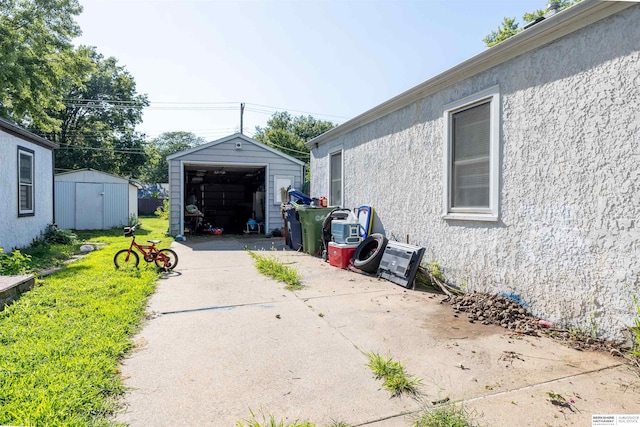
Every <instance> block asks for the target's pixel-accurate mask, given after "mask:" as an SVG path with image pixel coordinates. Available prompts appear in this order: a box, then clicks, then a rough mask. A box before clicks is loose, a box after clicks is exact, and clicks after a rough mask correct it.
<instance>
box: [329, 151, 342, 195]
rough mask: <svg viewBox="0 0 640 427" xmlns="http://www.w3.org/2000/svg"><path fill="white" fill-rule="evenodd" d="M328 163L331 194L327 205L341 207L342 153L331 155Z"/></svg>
mask: <svg viewBox="0 0 640 427" xmlns="http://www.w3.org/2000/svg"><path fill="white" fill-rule="evenodd" d="M330 162H331V165H330V171H329V173H330V177H329V179H330V180H331V194H330V200H329V203H331V204H332V205H334V206H342V153H341V152H340V153H335V154H332V155H331V160H330Z"/></svg>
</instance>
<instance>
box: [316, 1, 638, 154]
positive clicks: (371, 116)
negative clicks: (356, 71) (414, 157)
mask: <svg viewBox="0 0 640 427" xmlns="http://www.w3.org/2000/svg"><path fill="white" fill-rule="evenodd" d="M636 4H637V3H635V2H629V1H615V0H583V1H581V2H580V3H577V4H575V5H573V6H571V7H570V8H568V9H565V10H564V11H562V12H559V13H557V14H555V15H553V16H550V17H548V18H546V19H545V20H543V21H541V22H539V23H537V24H535V25H533V26H531V27H529V28H527V29H526V30H525V31H522V32H520V33H518V34H516V35H515V36H513V37H510V38H509V39H507V40H505V41H503V42H501V43H498V44H497V45H495V46H493V47H491V48H488V49H486V50H484V51H483V52H481V53H479V54H478V55H476V56H473V57H472V58H470V59H468V60H466V61H464V62H462V63H460V64H458V65H456V66H454V67H453V68H450V69H449V70H447V71H445V72H443V73H441V74H438V75H437V76H435V77H433V78H431V79H429V80H427V81H425V82H423V83H420V84H419V85H417V86H414V87H413V88H411V89H409V90H407V91H405V92H403V93H401V94H400V95H397V96H395V97H393V98H391V99H389V100H388V101H385V102H383V103H382V104H380V105H378V106H376V107H373V108H372V109H370V110H368V111H366V112H364V113H362V114H360V115H358V116H356V117H354V118H353V119H351V120H348V121H346V122H345V123H343V124H342V125H340V126H337V127H335V128H333V129H331V130H329V131H327V132H325V133H323V134H322V135H320V136H318V137H316V138H314V139H312V140H310V141H308V142H306V143H305V145H306V146H307V147H309V148H312V147H314V146H315V147H317V146H318V145H320V144H323V143H325V142H327V141H330V140H332V139H334V138H337V137H339V136H341V135H344V134H346V133H348V132H350V131H352V130H354V129H357V128H359V127H360V126H363V125H365V124H367V123H370V122H372V121H374V120H377V119H379V118H380V117H383V116H385V115H387V114H389V113H391V112H393V111H396V110H399V109H400V108H403V107H406V106H407V105H410V104H412V103H413V102H415V101H417V100H419V99H422V98H425V97H427V96H429V95H431V94H433V93H436V92H438V91H440V90H442V89H444V88H446V87H448V86H451V85H453V84H455V83H458V82H460V81H462V80H464V79H467V78H469V77H472V76H474V75H476V74H479V73H481V72H483V71H486V70H488V69H489V68H492V67H495V66H496V65H499V64H501V63H503V62H506V61H508V60H510V59H513V58H515V57H516V56H520V55H522V54H524V53H527V52H530V51H532V50H534V49H537V48H539V47H542V46H544V45H546V44H549V43H551V42H553V41H554V40H557V39H559V38H561V37H564V36H566V35H567V34H570V33H572V32H574V31H577V30H579V29H581V28H584V27H587V26H589V25H591V24H593V23H595V22H597V21H600V20H602V19H604V18H606V17H608V16H610V15H613V14H615V13H618V12H620V11H622V10H624V9H626V8H628V7H631V6H634V5H636Z"/></svg>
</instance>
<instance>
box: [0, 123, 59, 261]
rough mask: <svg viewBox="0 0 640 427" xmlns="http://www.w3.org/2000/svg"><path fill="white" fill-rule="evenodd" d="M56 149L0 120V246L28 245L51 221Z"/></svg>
mask: <svg viewBox="0 0 640 427" xmlns="http://www.w3.org/2000/svg"><path fill="white" fill-rule="evenodd" d="M57 147H58V146H57V145H56V144H55V143H53V142H51V141H49V140H47V139H44V138H41V137H39V136H38V135H35V134H33V133H31V132H28V131H26V130H25V129H22V128H21V127H19V126H17V125H16V124H14V123H12V122H10V121H8V120H5V119H3V118H0V170H2V173H1V174H0V199H2V204H1V205H0V247H2V248H4V251H5V252H10V251H12V250H13V249H16V248H18V249H19V248H23V247H25V246H29V245H30V244H31V242H32V241H33V239H35V238H36V237H38V236H39V235H40V233H41V232H42V231H44V230H45V228H46V227H47V225H48V224H52V223H53V222H54V211H53V166H54V165H53V150H54V149H55V148H57Z"/></svg>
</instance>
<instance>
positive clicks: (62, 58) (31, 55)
mask: <svg viewBox="0 0 640 427" xmlns="http://www.w3.org/2000/svg"><path fill="white" fill-rule="evenodd" d="M81 11H82V7H81V6H80V4H79V2H78V0H0V88H2V90H1V91H0V115H1V116H4V117H6V118H8V119H11V120H13V121H15V122H17V123H18V124H21V125H23V126H25V127H29V128H32V129H33V128H36V129H39V130H41V131H45V132H51V131H54V130H57V129H59V126H60V124H61V123H60V120H59V119H58V118H56V117H53V116H52V115H51V114H52V113H55V112H57V111H60V110H62V109H63V108H64V105H63V103H62V98H63V92H62V91H63V90H64V89H63V88H64V84H63V83H64V81H65V80H73V79H74V76H73V75H72V74H71V72H70V70H73V69H74V67H73V66H72V64H73V63H74V58H73V45H72V43H71V40H72V39H73V38H74V37H76V36H78V35H80V33H81V31H80V27H79V26H78V24H77V23H76V22H75V21H74V20H73V17H74V16H76V15H79V14H80V12H81Z"/></svg>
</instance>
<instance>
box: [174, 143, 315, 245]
mask: <svg viewBox="0 0 640 427" xmlns="http://www.w3.org/2000/svg"><path fill="white" fill-rule="evenodd" d="M167 161H168V163H169V204H170V206H171V207H170V210H171V216H170V224H169V233H170V234H171V235H174V236H175V235H178V234H183V233H184V232H185V230H187V231H195V227H194V218H193V217H192V216H190V215H189V213H188V212H187V211H186V206H188V205H195V206H197V208H198V209H199V211H200V212H202V214H203V215H204V217H203V218H202V221H203V223H205V224H210V225H211V226H212V227H221V228H224V232H225V234H239V233H242V232H243V231H245V230H246V223H247V221H249V220H250V219H254V220H256V221H257V222H258V223H259V224H261V225H262V227H261V230H262V231H263V232H269V231H271V230H273V229H276V228H281V227H283V225H284V224H283V221H282V217H281V215H280V203H281V202H282V197H283V193H282V191H283V189H284V190H286V189H287V188H288V187H291V188H296V189H300V188H302V180H303V177H304V162H302V161H300V160H298V159H295V158H293V157H291V156H288V155H286V154H284V153H281V152H279V151H277V150H275V149H273V148H271V147H268V146H267V145H265V144H262V143H260V142H258V141H256V140H253V139H251V138H249V137H246V136H244V135H242V134H239V133H238V134H234V135H231V136H228V137H226V138H222V139H219V140H217V141H213V142H209V143H207V144H203V145H200V146H198V147H195V148H192V149H190V150H186V151H182V152H180V153H176V154H173V155H171V156H169V157H167ZM285 195H286V193H285Z"/></svg>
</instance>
